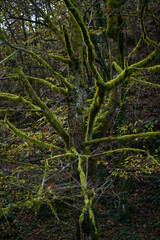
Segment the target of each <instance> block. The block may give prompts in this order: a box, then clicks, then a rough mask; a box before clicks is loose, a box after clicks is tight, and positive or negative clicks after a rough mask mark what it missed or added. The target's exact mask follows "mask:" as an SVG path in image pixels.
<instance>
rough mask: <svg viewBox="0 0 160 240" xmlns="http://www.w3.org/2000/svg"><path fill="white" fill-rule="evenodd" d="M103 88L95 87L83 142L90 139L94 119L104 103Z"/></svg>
mask: <svg viewBox="0 0 160 240" xmlns="http://www.w3.org/2000/svg"><path fill="white" fill-rule="evenodd" d="M105 93H106V91H105V88H101V87H97V90H96V93H95V95H94V99H93V102H92V105H91V108H90V112H89V118H88V123H87V131H86V136H85V140H86V141H87V140H91V138H92V132H93V124H94V121H95V118H96V116H97V114H98V113H99V111H100V108H101V106H102V104H103V102H104V99H105Z"/></svg>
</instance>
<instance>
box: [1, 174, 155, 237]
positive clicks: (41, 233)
mask: <svg viewBox="0 0 160 240" xmlns="http://www.w3.org/2000/svg"><path fill="white" fill-rule="evenodd" d="M159 188H160V175H158V174H156V175H155V174H154V175H151V176H150V177H149V178H147V180H145V181H143V182H136V183H135V184H134V189H132V192H130V193H129V206H130V213H131V216H130V218H129V219H128V220H126V221H120V220H118V218H117V208H118V206H117V204H118V203H117V202H116V200H115V199H114V198H104V197H103V198H102V199H100V201H99V203H98V205H97V206H98V220H99V232H100V239H101V240H106V239H111V240H118V239H131V240H133V239H135V240H138V239H139V240H143V239H144V240H159V239H160V192H159ZM58 204H59V203H58ZM58 204H56V211H57V213H58V217H59V220H57V219H56V217H55V215H54V214H53V213H52V212H51V211H50V209H48V208H47V207H46V206H45V205H44V206H42V207H41V208H40V211H39V213H37V215H36V214H35V213H34V212H33V211H31V210H21V211H19V212H14V211H13V212H12V213H11V215H9V216H8V220H7V219H1V221H0V240H6V239H7V240H20V239H27V240H33V239H35V240H36V239H37V240H51V239H53V240H56V239H61V240H62V239H68V240H69V239H74V238H73V235H72V234H73V231H74V227H73V226H74V222H73V208H70V207H68V206H65V205H64V204H63V206H60V205H58Z"/></svg>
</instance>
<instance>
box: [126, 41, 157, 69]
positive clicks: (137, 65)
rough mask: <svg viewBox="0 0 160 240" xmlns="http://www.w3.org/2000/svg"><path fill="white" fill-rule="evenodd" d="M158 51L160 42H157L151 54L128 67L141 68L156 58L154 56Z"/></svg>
mask: <svg viewBox="0 0 160 240" xmlns="http://www.w3.org/2000/svg"><path fill="white" fill-rule="evenodd" d="M159 53H160V43H159V44H158V46H157V48H156V49H155V50H154V51H153V52H152V53H151V54H149V55H148V56H147V57H146V58H145V59H143V60H142V61H139V62H137V63H134V64H132V65H130V66H129V69H130V68H143V67H145V66H147V65H148V64H149V63H152V62H153V60H155V59H156V56H158V54H159Z"/></svg>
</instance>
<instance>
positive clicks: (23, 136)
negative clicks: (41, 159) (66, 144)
mask: <svg viewBox="0 0 160 240" xmlns="http://www.w3.org/2000/svg"><path fill="white" fill-rule="evenodd" d="M3 123H5V124H6V125H7V127H8V128H9V129H11V130H12V131H13V132H14V133H15V134H16V135H17V136H19V137H21V138H22V139H25V140H27V141H29V142H31V143H33V144H36V145H38V146H39V147H40V148H42V149H50V148H51V149H55V150H57V151H61V152H66V151H65V150H64V149H63V148H60V147H57V146H55V145H53V144H48V143H44V142H42V141H39V140H37V139H34V138H31V137H29V136H27V135H26V134H25V133H23V132H22V131H21V130H19V129H18V128H16V127H14V126H13V125H12V124H11V123H10V122H9V121H8V120H7V121H3Z"/></svg>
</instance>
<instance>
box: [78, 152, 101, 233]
mask: <svg viewBox="0 0 160 240" xmlns="http://www.w3.org/2000/svg"><path fill="white" fill-rule="evenodd" d="M74 153H75V154H76V155H77V154H78V153H77V151H76V150H75V151H74ZM85 160H86V159H85ZM85 160H84V159H83V158H82V157H81V156H80V155H78V172H79V177H80V183H81V188H82V194H83V196H84V204H85V205H84V207H83V209H82V213H81V215H80V217H79V222H80V224H82V223H83V221H84V218H85V214H89V218H90V219H91V222H92V225H93V227H94V230H95V234H96V235H98V229H97V226H96V221H95V216H94V213H93V210H92V205H93V200H94V198H95V192H94V189H92V190H90V191H89V190H87V179H86V175H85V172H84V169H83V164H84V161H85ZM89 195H90V196H89Z"/></svg>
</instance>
